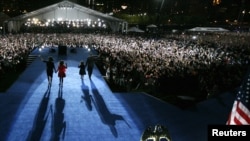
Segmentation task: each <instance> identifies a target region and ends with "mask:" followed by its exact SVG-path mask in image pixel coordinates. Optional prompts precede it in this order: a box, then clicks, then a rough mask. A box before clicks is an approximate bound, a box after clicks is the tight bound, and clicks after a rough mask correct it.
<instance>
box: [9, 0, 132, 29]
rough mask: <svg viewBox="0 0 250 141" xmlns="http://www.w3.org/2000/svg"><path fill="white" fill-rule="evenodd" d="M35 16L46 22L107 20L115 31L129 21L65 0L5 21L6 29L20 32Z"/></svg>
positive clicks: (125, 25) (124, 27)
mask: <svg viewBox="0 0 250 141" xmlns="http://www.w3.org/2000/svg"><path fill="white" fill-rule="evenodd" d="M34 18H35V19H39V20H40V21H44V22H46V21H48V20H50V21H51V20H54V21H57V22H59V21H77V20H89V21H105V23H107V26H109V27H110V28H111V29H112V31H114V32H117V31H124V30H126V29H127V22H126V21H124V20H122V19H118V18H115V17H113V16H110V15H108V14H104V13H101V12H98V11H95V10H92V9H89V8H87V7H84V6H81V5H79V4H76V3H73V2H70V1H67V0H64V1H61V2H59V3H55V4H53V5H50V6H47V7H44V8H41V9H38V10H35V11H32V12H29V13H26V14H23V15H20V16H17V17H14V18H11V19H9V20H7V21H5V25H6V26H7V27H6V28H7V29H5V30H8V31H9V32H11V31H15V32H18V31H19V30H20V27H21V26H22V25H23V24H24V23H25V22H26V21H27V20H32V19H34Z"/></svg>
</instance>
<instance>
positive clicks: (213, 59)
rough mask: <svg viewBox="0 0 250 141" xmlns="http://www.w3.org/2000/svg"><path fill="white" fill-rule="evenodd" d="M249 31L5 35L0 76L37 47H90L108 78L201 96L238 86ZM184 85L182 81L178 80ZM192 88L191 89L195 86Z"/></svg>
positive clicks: (248, 47)
mask: <svg viewBox="0 0 250 141" xmlns="http://www.w3.org/2000/svg"><path fill="white" fill-rule="evenodd" d="M249 36H250V33H236V32H223V33H219V32H218V33H200V34H198V33H195V34H193V33H181V34H166V35H164V36H163V37H152V36H148V35H147V36H145V35H136V36H134V35H124V34H111V33H109V34H105V33H102V34H100V33H99V34H97V33H95V34H93V33H89V34H81V33H61V34H59V33H48V34H38V33H37V34H34V33H23V34H8V35H1V36H0V56H1V57H0V63H1V65H0V66H1V67H0V68H1V70H0V71H1V75H3V73H4V72H7V71H8V70H16V69H18V68H19V67H24V66H25V65H24V64H25V61H26V59H27V57H28V55H29V53H30V52H31V51H32V50H33V49H34V48H35V47H40V46H42V45H43V46H47V47H51V46H56V45H59V44H64V45H67V46H69V47H90V48H92V49H94V50H96V51H97V52H98V54H99V55H100V57H101V59H100V60H101V63H100V62H99V64H101V65H100V66H101V68H100V69H102V70H104V73H105V74H104V75H105V78H106V79H107V81H109V82H110V83H113V84H115V85H119V86H121V87H123V88H125V89H126V90H127V91H131V90H137V89H143V90H147V92H149V93H151V94H158V93H166V92H169V91H170V92H172V93H176V92H177V93H178V91H180V90H183V91H185V92H187V90H190V92H195V91H196V92H197V93H198V94H199V96H201V97H207V96H208V95H214V94H217V93H221V92H223V91H227V90H232V89H233V88H235V87H237V86H238V85H239V84H240V82H241V80H242V78H243V76H244V74H245V73H246V70H247V69H248V64H249V57H250V56H249V54H250V43H249V41H248V39H250V37H249ZM1 75H0V76H1ZM182 84H183V85H182ZM194 90H195V91H194Z"/></svg>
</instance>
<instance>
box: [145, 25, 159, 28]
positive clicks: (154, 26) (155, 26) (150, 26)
mask: <svg viewBox="0 0 250 141" xmlns="http://www.w3.org/2000/svg"><path fill="white" fill-rule="evenodd" d="M147 28H157V25H155V24H150V25H148V26H147Z"/></svg>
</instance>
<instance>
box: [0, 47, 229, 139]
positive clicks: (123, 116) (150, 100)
mask: <svg viewBox="0 0 250 141" xmlns="http://www.w3.org/2000/svg"><path fill="white" fill-rule="evenodd" d="M32 54H34V55H42V56H43V57H44V58H47V57H48V56H52V57H53V58H54V59H55V62H56V64H57V63H58V62H59V61H60V60H61V59H63V60H65V61H66V62H67V64H68V69H67V77H66V78H65V80H64V85H63V87H59V85H58V84H59V80H58V77H57V74H54V77H53V83H52V86H51V88H49V87H48V83H47V78H46V72H45V64H44V63H43V62H41V60H40V58H36V59H35V60H34V61H33V62H32V63H31V64H30V65H29V66H28V67H27V69H26V70H25V71H24V72H23V73H22V74H21V76H20V77H19V79H18V80H17V81H16V82H15V83H14V84H13V85H12V86H11V87H10V88H9V89H8V91H6V92H5V93H3V94H1V95H0V98H1V99H0V108H1V112H0V140H1V141H34V140H35V141H38V140H41V141H48V140H53V141H59V140H64V141H96V140H102V141H139V140H140V138H141V135H142V133H143V131H144V130H145V129H146V128H147V127H149V126H154V125H156V124H161V125H164V126H165V127H167V129H168V130H169V133H170V136H171V138H172V139H173V141H206V140H207V125H209V124H225V122H226V120H227V117H228V114H229V112H230V110H231V107H232V103H233V100H234V95H233V94H231V93H225V94H221V95H220V96H219V97H217V98H211V99H209V100H207V101H204V102H202V103H199V104H197V105H196V106H194V107H191V108H187V109H185V110H184V109H180V108H178V107H175V106H174V105H171V104H169V103H166V102H163V101H161V100H159V99H156V98H154V97H152V96H150V95H148V94H146V93H139V92H138V93H113V92H112V91H111V90H110V88H109V87H108V85H107V84H106V82H105V80H104V79H103V77H102V75H101V74H100V72H99V70H98V69H97V67H95V68H94V72H93V76H92V81H91V80H89V78H88V77H87V76H85V78H84V80H83V81H81V79H80V76H79V74H78V71H79V69H78V67H77V66H78V63H79V62H80V61H81V60H84V61H86V59H87V57H88V51H87V50H86V49H84V48H77V50H76V53H71V52H69V51H68V54H67V55H65V56H61V55H58V54H57V49H56V52H55V53H51V52H49V49H48V48H45V49H42V50H40V51H39V50H38V49H36V50H34V51H33V53H32Z"/></svg>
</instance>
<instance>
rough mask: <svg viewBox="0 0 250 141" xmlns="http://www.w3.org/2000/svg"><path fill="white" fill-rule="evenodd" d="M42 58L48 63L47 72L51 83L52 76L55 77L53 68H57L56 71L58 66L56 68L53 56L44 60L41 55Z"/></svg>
mask: <svg viewBox="0 0 250 141" xmlns="http://www.w3.org/2000/svg"><path fill="white" fill-rule="evenodd" d="M40 58H41V60H42V61H43V62H44V63H46V73H47V79H48V82H49V84H51V83H52V78H53V70H55V73H56V68H55V64H54V62H53V58H52V57H51V56H50V57H48V60H44V59H43V58H42V57H41V56H40Z"/></svg>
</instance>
